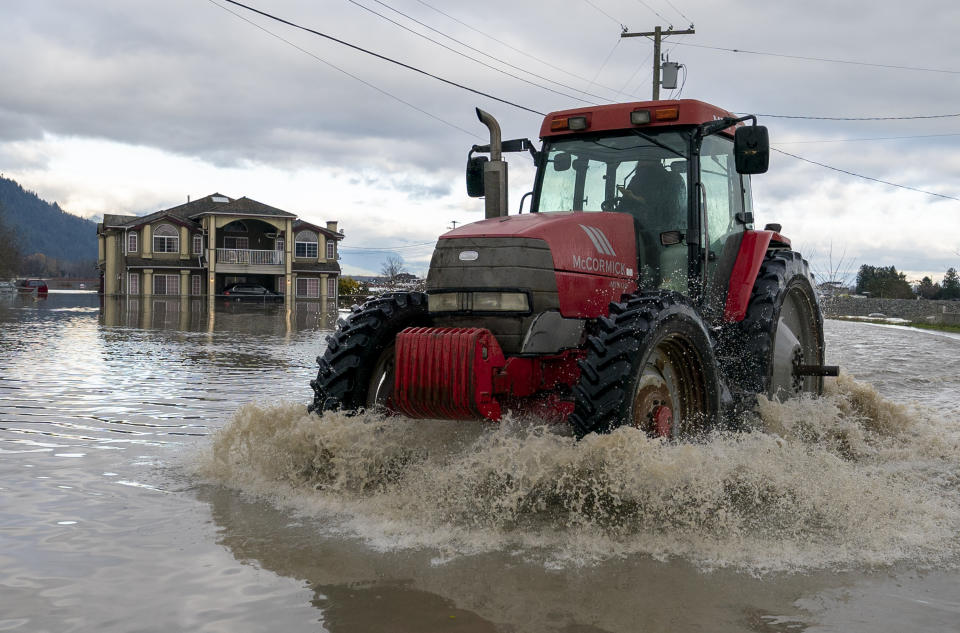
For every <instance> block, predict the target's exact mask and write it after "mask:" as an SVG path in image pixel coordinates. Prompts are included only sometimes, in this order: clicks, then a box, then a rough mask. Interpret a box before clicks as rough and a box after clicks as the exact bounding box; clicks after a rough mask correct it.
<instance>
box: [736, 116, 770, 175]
mask: <svg viewBox="0 0 960 633" xmlns="http://www.w3.org/2000/svg"><path fill="white" fill-rule="evenodd" d="M733 155H734V157H735V159H736V161H737V173H739V174H763V173H766V171H767V167H768V166H769V164H770V136H769V135H768V134H767V128H766V127H764V126H762V125H750V126H744V127H738V128H737V131H736V132H734V135H733Z"/></svg>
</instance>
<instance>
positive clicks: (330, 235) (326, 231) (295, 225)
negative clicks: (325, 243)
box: [293, 220, 343, 240]
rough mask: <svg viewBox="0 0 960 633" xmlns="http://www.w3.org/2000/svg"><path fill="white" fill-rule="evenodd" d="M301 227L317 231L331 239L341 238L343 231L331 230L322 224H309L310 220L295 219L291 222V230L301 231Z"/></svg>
mask: <svg viewBox="0 0 960 633" xmlns="http://www.w3.org/2000/svg"><path fill="white" fill-rule="evenodd" d="M303 229H310V230H311V231H317V232H319V233H322V234H323V235H324V237H327V238H329V239H331V240H342V239H343V233H337V232H336V231H331V230H330V229H328V228H324V227H322V226H317V225H316V224H311V223H310V222H304V221H303V220H297V221H296V222H294V223H293V232H294V234H296V232H297V231H302V230H303Z"/></svg>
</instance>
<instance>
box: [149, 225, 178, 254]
mask: <svg viewBox="0 0 960 633" xmlns="http://www.w3.org/2000/svg"><path fill="white" fill-rule="evenodd" d="M179 251H180V231H178V230H177V229H176V227H173V226H171V225H169V224H161V225H160V226H158V227H156V228H155V229H153V252H154V253H177V252H179Z"/></svg>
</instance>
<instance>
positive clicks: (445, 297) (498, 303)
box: [427, 290, 530, 312]
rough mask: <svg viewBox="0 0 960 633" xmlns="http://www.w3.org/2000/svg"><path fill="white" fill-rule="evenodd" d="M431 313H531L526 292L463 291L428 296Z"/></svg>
mask: <svg viewBox="0 0 960 633" xmlns="http://www.w3.org/2000/svg"><path fill="white" fill-rule="evenodd" d="M427 309H429V311H430V312H529V311H530V299H529V297H527V294H526V293H525V292H497V291H484V290H480V291H472V292H471V291H461V292H438V293H434V294H430V295H427Z"/></svg>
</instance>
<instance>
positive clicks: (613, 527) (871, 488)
mask: <svg viewBox="0 0 960 633" xmlns="http://www.w3.org/2000/svg"><path fill="white" fill-rule="evenodd" d="M758 413H759V418H758V419H757V421H756V422H755V424H756V427H757V428H755V429H754V431H753V432H749V433H737V434H730V433H717V434H714V435H713V436H711V437H709V438H707V439H705V440H703V441H701V442H696V443H671V442H664V441H662V440H660V439H652V438H648V437H647V436H646V435H645V434H643V433H641V432H639V431H637V430H635V429H632V428H622V429H619V430H617V431H615V432H613V433H610V434H609V435H601V436H597V435H591V436H588V437H587V438H585V439H584V440H582V441H580V442H576V441H575V440H574V439H573V438H572V437H570V436H568V435H566V434H565V433H562V432H561V431H560V429H558V428H556V427H550V426H545V425H542V424H539V423H532V422H528V421H521V420H514V419H507V420H506V421H504V422H503V423H501V424H500V425H489V424H484V423H479V422H476V423H474V422H467V423H464V422H447V421H432V420H427V421H415V420H409V419H405V418H389V419H384V418H381V417H377V416H372V415H362V416H356V417H347V416H343V415H341V414H336V413H327V414H325V415H324V416H323V417H322V418H318V417H316V416H311V415H307V414H306V413H305V411H304V407H303V406H302V404H283V405H278V406H272V407H262V406H257V405H252V404H251V405H246V406H244V407H242V408H241V409H240V410H239V411H237V412H236V414H235V416H234V418H233V419H232V420H231V422H230V423H229V424H228V425H226V426H225V427H224V428H223V429H222V430H220V431H219V432H218V433H217V434H216V435H215V437H214V439H213V442H212V445H211V447H210V448H209V450H207V451H206V452H204V453H203V454H202V455H201V456H200V457H199V459H198V463H197V470H198V472H199V474H200V475H202V476H203V477H204V478H206V479H209V480H212V481H215V482H219V483H221V484H224V485H227V486H230V487H233V488H236V489H239V490H241V491H244V492H246V493H249V494H253V495H257V496H262V497H265V498H268V499H271V500H272V501H274V502H275V503H277V504H278V505H282V506H285V507H289V508H293V509H295V510H296V511H298V512H302V513H305V514H309V515H312V516H317V517H323V518H325V519H327V522H328V524H336V526H338V528H339V529H342V530H347V531H349V532H351V533H354V534H358V535H360V536H362V537H363V538H366V539H367V540H368V541H369V542H370V543H371V544H373V545H374V546H376V547H382V548H397V547H399V548H403V547H433V548H437V549H438V550H439V551H440V552H441V556H440V557H441V558H443V557H449V556H457V555H462V554H468V553H474V552H481V551H489V550H492V549H506V550H515V551H517V552H520V553H523V554H524V555H533V553H534V552H537V553H538V554H537V555H542V556H543V557H545V558H546V559H547V560H548V561H549V562H550V564H556V565H570V564H588V563H591V562H596V561H598V560H603V559H606V558H610V557H618V556H625V555H631V554H647V555H650V556H653V557H656V558H661V559H664V558H669V557H671V556H680V557H684V558H687V559H689V560H691V561H694V562H696V563H697V564H699V565H702V566H705V567H718V566H719V567H737V568H742V569H746V570H750V571H752V572H755V573H763V572H766V571H775V570H796V569H804V568H811V567H838V566H850V565H875V564H890V563H893V562H896V561H899V560H906V559H909V560H913V561H917V562H918V563H920V564H929V565H936V564H941V563H944V562H947V561H955V560H956V558H957V554H958V553H960V538H958V536H957V534H958V533H960V492H958V488H960V486H958V483H960V434H958V432H957V431H958V429H957V422H956V421H954V422H952V423H951V422H949V421H946V420H942V419H939V418H937V416H936V414H935V413H934V412H930V411H923V410H920V409H916V408H908V407H905V406H903V405H899V404H896V403H892V402H890V401H887V400H885V399H883V398H882V397H880V396H879V395H878V394H877V393H876V391H875V390H873V388H872V387H870V386H869V385H866V384H862V383H858V382H856V381H854V380H853V379H852V378H850V377H847V376H841V377H840V379H839V380H837V381H834V382H832V383H831V385H830V387H829V389H828V391H827V393H826V395H825V396H824V397H822V398H817V399H813V398H803V399H799V400H796V401H791V402H789V403H785V404H784V403H779V402H773V401H767V400H762V401H761V402H760V404H759V406H758Z"/></svg>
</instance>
